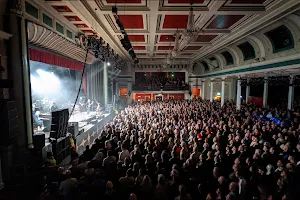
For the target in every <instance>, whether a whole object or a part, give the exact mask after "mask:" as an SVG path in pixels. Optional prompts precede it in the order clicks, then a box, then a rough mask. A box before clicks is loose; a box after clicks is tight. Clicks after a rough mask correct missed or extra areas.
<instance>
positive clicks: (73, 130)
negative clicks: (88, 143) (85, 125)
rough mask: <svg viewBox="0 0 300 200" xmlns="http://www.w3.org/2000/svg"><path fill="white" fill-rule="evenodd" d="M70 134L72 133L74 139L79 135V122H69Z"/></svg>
mask: <svg viewBox="0 0 300 200" xmlns="http://www.w3.org/2000/svg"><path fill="white" fill-rule="evenodd" d="M68 133H71V134H72V135H73V137H74V138H76V137H77V135H78V134H79V127H78V122H69V124H68Z"/></svg>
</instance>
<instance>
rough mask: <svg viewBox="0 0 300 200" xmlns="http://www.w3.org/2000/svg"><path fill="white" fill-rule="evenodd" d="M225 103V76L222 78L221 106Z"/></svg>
mask: <svg viewBox="0 0 300 200" xmlns="http://www.w3.org/2000/svg"><path fill="white" fill-rule="evenodd" d="M224 103H225V78H222V86H221V106H224Z"/></svg>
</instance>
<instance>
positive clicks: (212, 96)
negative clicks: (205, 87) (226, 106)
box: [209, 79, 214, 102]
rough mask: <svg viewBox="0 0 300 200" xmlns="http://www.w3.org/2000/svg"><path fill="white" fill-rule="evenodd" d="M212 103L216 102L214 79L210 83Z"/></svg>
mask: <svg viewBox="0 0 300 200" xmlns="http://www.w3.org/2000/svg"><path fill="white" fill-rule="evenodd" d="M209 100H210V102H213V101H214V79H211V81H210V98H209Z"/></svg>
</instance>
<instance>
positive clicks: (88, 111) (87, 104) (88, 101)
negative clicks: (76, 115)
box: [86, 99, 93, 114]
mask: <svg viewBox="0 0 300 200" xmlns="http://www.w3.org/2000/svg"><path fill="white" fill-rule="evenodd" d="M92 105H93V102H92V101H91V100H90V99H88V100H87V102H86V112H87V114H90V111H91V107H92Z"/></svg>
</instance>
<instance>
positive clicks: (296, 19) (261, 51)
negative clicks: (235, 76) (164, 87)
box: [194, 14, 300, 75]
mask: <svg viewBox="0 0 300 200" xmlns="http://www.w3.org/2000/svg"><path fill="white" fill-rule="evenodd" d="M281 25H285V26H286V27H287V28H288V29H289V30H290V31H291V34H292V36H293V40H294V48H293V49H289V50H285V51H281V52H278V53H274V52H273V46H272V43H271V41H270V39H269V38H268V37H267V36H266V35H265V33H266V32H268V31H270V30H273V29H275V28H277V27H279V26H281ZM247 41H248V42H249V43H250V44H251V45H252V46H253V48H254V50H255V56H256V58H257V60H255V59H250V60H246V61H244V57H243V53H242V51H241V50H240V49H239V48H238V45H239V44H242V43H244V42H247ZM224 51H228V52H229V53H230V54H231V55H232V57H233V60H234V64H233V65H229V66H224V67H223V69H230V68H235V67H244V66H245V67H248V66H249V65H252V64H257V63H259V62H261V61H271V60H273V59H278V58H284V57H286V56H291V55H296V54H299V53H300V16H299V15H296V14H291V15H289V16H287V17H285V18H283V19H281V20H280V21H277V22H275V23H273V24H271V25H270V26H268V27H266V28H264V29H262V30H260V31H258V32H256V33H254V34H252V35H250V36H248V37H246V38H243V39H241V40H239V41H237V42H236V43H234V44H232V45H230V46H227V47H225V48H224V49H220V50H219V51H218V52H217V53H215V54H212V55H209V56H208V57H207V58H210V57H212V56H215V57H216V55H217V57H218V59H217V60H218V62H219V65H220V66H221V65H222V64H223V63H226V61H225V58H224V57H223V55H222V54H221V53H222V52H224ZM207 58H204V59H202V60H199V61H197V63H201V62H202V61H204V60H206V59H207ZM199 66H200V64H199ZM217 71H221V70H220V69H213V70H210V71H208V72H204V71H201V68H199V69H198V70H195V72H194V74H195V75H203V74H207V73H212V72H217Z"/></svg>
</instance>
